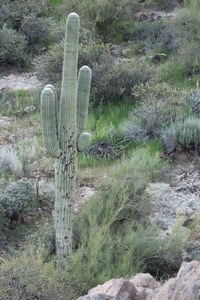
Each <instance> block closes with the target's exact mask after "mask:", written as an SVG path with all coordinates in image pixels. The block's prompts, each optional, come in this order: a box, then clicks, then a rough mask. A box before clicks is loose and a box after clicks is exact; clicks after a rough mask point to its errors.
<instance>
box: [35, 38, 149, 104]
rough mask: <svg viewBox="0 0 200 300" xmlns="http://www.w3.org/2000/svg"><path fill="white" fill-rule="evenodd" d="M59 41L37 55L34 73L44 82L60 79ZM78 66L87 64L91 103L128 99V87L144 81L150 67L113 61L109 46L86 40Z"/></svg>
mask: <svg viewBox="0 0 200 300" xmlns="http://www.w3.org/2000/svg"><path fill="white" fill-rule="evenodd" d="M62 62H63V42H61V43H59V44H56V45H54V46H53V47H52V48H51V50H50V51H49V52H48V53H47V54H46V55H45V56H42V57H40V59H39V61H38V63H37V73H38V76H39V77H40V78H41V79H44V78H45V80H46V82H53V83H57V84H58V82H59V84H60V82H61V74H62ZM78 64H79V67H80V66H82V65H88V66H89V67H90V68H91V69H92V86H91V97H90V99H91V102H93V103H94V104H98V103H100V102H103V103H104V102H110V101H118V100H122V99H123V100H128V99H130V98H132V87H133V86H134V85H136V84H140V83H145V82H147V81H148V80H149V79H150V78H151V76H152V72H153V70H152V69H151V67H150V66H149V64H148V63H147V62H145V61H144V60H140V61H139V62H138V61H137V62H136V61H133V60H132V61H130V60H127V61H126V60H125V61H121V62H116V61H115V59H114V57H113V56H112V55H111V50H110V46H109V45H108V44H103V43H102V42H99V41H94V40H90V41H88V42H84V43H82V44H81V46H80V51H79V62H78Z"/></svg>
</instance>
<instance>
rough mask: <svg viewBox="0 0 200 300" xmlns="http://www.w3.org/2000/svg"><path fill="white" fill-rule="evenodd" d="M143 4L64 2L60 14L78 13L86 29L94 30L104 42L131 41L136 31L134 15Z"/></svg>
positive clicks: (97, 0) (127, 1)
mask: <svg viewBox="0 0 200 300" xmlns="http://www.w3.org/2000/svg"><path fill="white" fill-rule="evenodd" d="M140 7H141V4H139V3H137V2H135V1H131V0H123V1H121V0H109V1H108V0H104V1H101V0H95V1H94V0H92V1H91V0H89V1H88V0H83V1H69V0H65V1H63V4H62V5H61V8H60V12H61V13H62V14H63V12H66V11H67V12H70V11H76V12H78V13H79V15H80V17H81V20H82V24H83V26H84V27H85V28H94V29H95V31H96V32H97V33H98V34H99V35H100V36H101V37H102V38H103V39H104V41H107V42H109V41H115V42H121V41H123V40H126V41H127V40H129V39H130V37H131V36H132V34H133V31H134V26H133V25H134V14H135V13H136V12H137V11H138V9H139V8H140Z"/></svg>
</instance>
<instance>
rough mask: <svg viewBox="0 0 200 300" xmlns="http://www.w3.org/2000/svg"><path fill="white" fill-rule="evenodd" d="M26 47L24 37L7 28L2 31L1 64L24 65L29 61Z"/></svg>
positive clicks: (0, 33) (0, 39) (0, 44)
mask: <svg viewBox="0 0 200 300" xmlns="http://www.w3.org/2000/svg"><path fill="white" fill-rule="evenodd" d="M26 47H27V41H26V38H25V37H24V35H22V34H20V33H18V32H17V31H15V30H14V29H9V28H7V27H6V26H5V27H4V28H3V29H0V63H2V64H5V63H7V64H18V65H23V64H24V63H25V62H26V60H27V56H26Z"/></svg>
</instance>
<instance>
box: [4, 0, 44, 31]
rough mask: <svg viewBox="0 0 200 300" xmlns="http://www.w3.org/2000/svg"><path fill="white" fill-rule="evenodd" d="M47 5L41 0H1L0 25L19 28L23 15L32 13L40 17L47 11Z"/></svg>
mask: <svg viewBox="0 0 200 300" xmlns="http://www.w3.org/2000/svg"><path fill="white" fill-rule="evenodd" d="M47 8H48V7H47V5H46V4H45V1H43V0H35V1H32V0H14V1H12V0H1V2H0V16H1V17H2V18H1V20H0V26H2V25H3V24H6V25H7V26H8V27H10V28H13V29H16V30H19V29H20V27H21V24H22V21H23V19H24V17H27V16H30V15H33V16H36V17H40V16H41V15H42V14H44V13H45V12H46V11H47Z"/></svg>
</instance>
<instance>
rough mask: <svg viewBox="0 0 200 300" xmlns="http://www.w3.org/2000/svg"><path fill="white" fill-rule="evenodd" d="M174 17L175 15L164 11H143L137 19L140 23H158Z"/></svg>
mask: <svg viewBox="0 0 200 300" xmlns="http://www.w3.org/2000/svg"><path fill="white" fill-rule="evenodd" d="M173 16H174V13H166V12H164V11H153V10H152V11H146V12H145V11H143V12H139V13H138V14H137V15H136V18H137V20H138V21H139V22H143V23H146V22H151V23H153V22H156V21H159V20H161V19H170V18H172V17H173Z"/></svg>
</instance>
